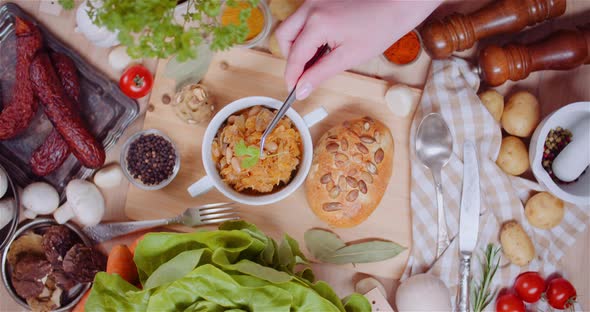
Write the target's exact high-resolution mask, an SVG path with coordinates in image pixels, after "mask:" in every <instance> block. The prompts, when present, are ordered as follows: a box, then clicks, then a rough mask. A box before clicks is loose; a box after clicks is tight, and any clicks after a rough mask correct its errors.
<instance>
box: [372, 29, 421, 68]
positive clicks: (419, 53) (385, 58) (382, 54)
mask: <svg viewBox="0 0 590 312" xmlns="http://www.w3.org/2000/svg"><path fill="white" fill-rule="evenodd" d="M412 33H413V34H415V35H416V37H417V39H418V52H417V53H416V56H415V57H414V59H412V60H411V61H409V62H406V63H399V62H395V61H393V60H390V59H389V58H387V56H385V52H386V51H387V50H389V49H390V48H391V47H392V46H393V45H395V44H396V43H398V42H399V41H400V40H401V39H402V38H404V37H405V36H407V35H410V34H412ZM422 46H423V44H422V37H420V33H419V32H418V31H417V30H416V29H413V30H412V31H410V32H409V33H407V34H405V35H404V36H402V37H401V38H400V39H399V40H398V41H396V42H394V43H393V44H392V45H391V46H389V47H388V48H387V50H385V51H383V53H381V58H382V59H384V60H385V61H387V62H388V63H390V64H393V65H397V66H406V65H411V64H414V63H415V62H416V61H417V60H418V59H419V58H420V56H421V55H422Z"/></svg>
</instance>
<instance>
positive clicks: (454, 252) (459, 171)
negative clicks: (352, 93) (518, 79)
mask: <svg viewBox="0 0 590 312" xmlns="http://www.w3.org/2000/svg"><path fill="white" fill-rule="evenodd" d="M478 88H479V77H478V76H477V75H476V74H475V73H473V72H472V71H470V68H469V64H468V63H467V62H466V61H464V60H462V59H458V58H454V59H449V60H435V61H433V62H432V65H431V68H430V72H429V75H428V80H427V83H426V86H425V87H424V92H423V94H422V99H421V100H420V104H419V105H418V107H417V109H416V115H415V116H414V121H413V124H412V129H411V136H410V138H411V140H410V146H411V147H412V148H410V151H411V152H410V159H411V172H412V184H411V207H412V222H413V227H412V235H413V246H412V252H411V255H410V259H409V262H408V267H407V269H406V272H405V275H404V276H405V277H408V276H410V275H413V274H417V273H423V272H426V271H428V270H430V273H433V274H435V275H437V276H439V277H440V278H441V280H442V281H443V282H445V284H446V285H447V286H448V287H449V289H450V290H451V294H452V295H453V296H455V295H456V294H457V289H458V287H457V286H458V283H459V251H458V243H459V242H458V236H456V235H457V234H458V229H459V212H460V202H461V190H462V179H463V162H462V158H463V155H462V154H463V142H464V141H465V140H472V141H473V142H476V145H477V150H478V160H479V171H480V173H479V174H480V187H481V196H482V198H481V212H482V213H483V215H482V216H481V218H480V226H479V237H478V243H477V247H476V252H475V256H474V257H473V258H472V259H473V260H472V275H473V276H474V277H475V278H478V277H480V276H481V266H480V264H479V261H478V256H479V257H481V256H482V255H483V252H482V249H483V248H484V247H485V246H486V245H487V244H488V243H495V244H497V245H499V232H500V227H501V225H502V224H503V223H504V222H506V221H508V220H517V221H518V222H519V223H520V224H521V225H522V226H523V228H524V229H525V231H526V232H527V233H528V234H529V236H530V237H531V239H532V240H533V242H534V245H535V251H536V257H535V259H534V260H533V261H532V262H531V263H530V264H529V266H528V267H522V268H521V267H518V266H516V265H513V264H509V263H508V261H507V260H505V259H503V260H502V261H501V268H500V269H499V270H498V272H497V273H496V276H495V278H494V285H495V286H500V287H505V286H508V285H511V284H512V282H513V280H514V278H515V277H516V276H517V275H518V273H519V272H520V271H527V270H535V271H540V272H542V274H545V276H546V275H548V274H550V273H553V272H555V271H556V270H558V269H559V268H556V265H557V262H558V260H559V259H560V258H561V257H562V256H563V254H564V250H565V249H566V247H567V246H570V245H572V244H573V243H574V241H575V235H576V234H577V233H578V232H581V231H584V230H585V229H586V225H587V224H588V223H589V217H590V207H576V206H574V205H571V204H566V206H565V217H564V219H563V221H562V222H561V224H560V225H559V226H557V227H555V228H553V229H551V230H540V229H536V228H533V227H532V226H530V225H529V223H528V221H527V220H526V217H525V215H524V206H523V203H524V202H526V200H527V199H528V197H529V196H531V195H533V194H534V192H535V191H541V190H542V188H541V186H540V185H539V184H537V183H536V182H532V181H529V180H526V179H522V178H519V177H513V176H510V175H507V174H506V173H504V172H503V171H502V170H501V169H500V168H499V167H498V166H497V165H496V163H495V160H496V158H497V156H498V152H499V150H500V142H501V140H502V133H501V130H500V126H499V124H498V123H497V122H496V121H495V120H494V119H493V117H492V116H491V115H490V113H489V112H488V111H487V109H486V108H485V106H484V105H483V104H482V103H481V101H480V100H479V98H478V96H477V94H476V92H477V89H478ZM431 112H438V113H440V114H441V115H442V116H443V118H444V119H445V121H446V122H447V124H448V125H449V128H450V130H451V133H452V135H453V155H452V156H451V159H450V161H449V163H448V164H447V165H446V166H445V167H444V168H443V170H442V185H443V193H444V203H445V210H446V218H447V224H448V228H449V236H450V237H451V238H453V237H455V239H454V240H453V241H452V243H451V245H450V246H449V248H448V249H447V250H446V252H445V253H444V254H443V255H442V256H441V257H440V258H439V259H438V260H437V261H436V262H434V260H435V257H436V236H437V222H436V217H437V208H436V196H435V189H434V183H433V179H432V175H431V173H430V171H429V170H428V169H427V168H426V167H424V166H423V165H422V163H421V162H420V160H419V159H418V157H417V156H416V153H415V150H414V148H413V146H414V144H415V142H414V137H415V134H416V129H417V127H418V125H419V123H420V121H421V120H422V118H423V116H425V115H427V114H429V113H431ZM433 262H434V265H432V263H433ZM452 302H453V304H454V302H455V300H454V298H453V301H452Z"/></svg>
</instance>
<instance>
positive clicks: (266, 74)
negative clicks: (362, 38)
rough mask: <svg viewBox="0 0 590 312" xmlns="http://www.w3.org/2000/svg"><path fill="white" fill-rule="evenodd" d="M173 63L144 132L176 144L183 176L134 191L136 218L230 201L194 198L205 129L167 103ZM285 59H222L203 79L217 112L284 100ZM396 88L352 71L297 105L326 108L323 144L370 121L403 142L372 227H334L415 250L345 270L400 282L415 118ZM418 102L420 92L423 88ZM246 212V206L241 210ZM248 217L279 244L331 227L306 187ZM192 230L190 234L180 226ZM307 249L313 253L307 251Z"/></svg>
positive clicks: (159, 81) (238, 55)
mask: <svg viewBox="0 0 590 312" xmlns="http://www.w3.org/2000/svg"><path fill="white" fill-rule="evenodd" d="M165 64H166V62H165V61H161V62H160V64H159V65H158V74H157V75H156V81H155V88H154V90H153V91H152V95H151V99H150V101H149V103H150V104H149V105H150V106H148V111H147V113H146V118H145V123H144V128H145V129H149V128H156V129H159V130H161V131H163V132H165V133H166V134H167V135H169V136H170V137H171V138H172V140H174V142H175V143H176V146H177V148H178V149H179V151H180V154H181V162H180V163H181V164H180V172H179V173H178V176H177V177H176V178H175V180H174V181H172V183H171V184H170V185H168V186H167V187H165V188H164V189H162V190H158V191H144V190H140V189H138V188H136V187H134V186H130V189H129V193H128V195H127V202H126V207H125V211H126V214H127V216H128V217H129V218H131V219H135V220H147V219H156V218H166V217H171V216H174V215H177V214H179V213H181V212H182V211H184V209H186V208H188V207H194V206H198V205H201V204H206V203H213V202H223V201H227V199H226V198H225V197H224V196H223V195H221V193H219V192H218V191H216V190H213V191H211V192H209V193H207V194H205V195H202V196H200V197H197V198H191V197H190V196H189V194H188V193H187V191H186V189H187V187H188V186H189V185H190V184H191V183H193V182H195V181H197V180H198V179H199V178H201V177H203V175H204V174H205V172H204V169H203V165H202V162H201V139H202V137H203V134H204V132H205V126H196V125H189V124H186V123H184V122H182V121H181V120H180V119H178V118H177V117H176V115H175V114H174V111H173V109H172V107H171V105H170V104H164V103H163V102H162V96H163V95H165V94H168V95H170V96H171V97H172V98H173V97H174V81H171V80H170V79H167V78H166V77H164V75H163V74H162V73H163V72H164V68H165ZM284 66H285V61H284V60H281V59H278V58H275V57H273V56H271V55H269V54H266V53H263V52H258V51H253V50H246V49H233V50H230V51H228V52H223V53H218V54H216V56H215V57H214V59H213V61H212V63H211V66H210V68H209V71H208V72H207V74H206V76H205V78H204V79H203V81H202V82H203V84H204V85H205V86H206V87H207V88H208V90H209V92H210V93H211V95H212V97H213V101H214V103H215V106H216V110H219V109H220V108H221V107H223V106H224V105H226V104H228V103H230V102H232V101H234V100H236V99H239V98H242V97H246V96H254V95H262V96H269V97H273V98H277V99H281V101H282V99H284V98H285V97H286V96H287V90H286V87H285V84H284V80H283V71H284ZM388 87H389V85H388V83H387V82H385V81H383V80H379V79H374V78H369V77H365V76H361V75H357V74H352V73H344V74H341V75H338V76H337V77H335V78H332V79H331V80H329V81H327V82H325V83H324V84H322V86H321V88H319V89H317V90H315V91H314V92H313V94H312V96H311V97H310V98H308V99H307V100H305V101H303V102H296V103H295V104H294V106H293V108H294V109H295V110H296V111H298V112H299V113H300V114H302V115H304V114H306V113H309V112H311V111H312V110H314V109H316V108H318V107H320V106H323V107H324V108H326V109H327V110H328V112H329V116H328V117H327V118H326V119H324V120H323V121H322V122H320V123H319V124H317V125H316V126H314V127H313V129H311V135H312V137H313V139H314V142H316V141H317V140H318V139H319V137H320V136H321V134H322V133H324V132H325V131H326V130H327V129H329V128H330V127H332V126H333V125H335V124H337V123H340V122H342V121H343V120H345V119H349V118H355V117H359V116H363V115H368V116H371V117H373V118H376V119H379V120H381V121H382V122H384V123H385V124H386V125H388V126H389V128H390V129H391V133H392V134H393V138H394V141H395V156H394V167H393V175H392V178H391V181H390V183H389V186H388V189H387V191H386V192H385V196H384V198H383V200H382V201H381V204H380V205H379V207H378V208H377V209H376V210H375V212H374V213H373V214H372V215H371V216H370V217H369V219H367V220H366V221H365V222H364V223H362V224H360V225H358V226H357V227H354V228H351V229H332V230H334V231H335V232H336V233H337V234H338V235H340V237H341V238H342V239H343V240H344V241H355V240H362V239H366V238H381V239H387V240H392V241H395V242H397V243H399V244H401V245H402V246H405V247H407V248H408V249H407V250H406V251H404V252H403V253H402V254H400V255H399V256H397V257H395V258H393V259H389V260H386V261H382V262H379V263H371V264H359V265H355V266H353V265H344V266H342V267H343V268H349V269H354V270H356V271H359V272H363V273H367V274H372V275H376V276H381V277H385V278H399V277H400V276H401V274H402V272H403V270H404V268H405V265H406V262H407V259H408V255H409V249H410V248H411V242H412V236H411V228H412V225H411V219H410V168H409V165H410V164H409V158H408V157H409V156H408V153H409V152H408V141H409V128H410V123H411V118H410V117H408V118H404V119H401V118H398V117H395V116H394V115H393V114H392V113H391V111H390V109H389V108H388V107H387V106H386V104H385V102H384V97H383V96H384V94H385V92H386V90H387V88H388ZM415 94H416V97H415V98H416V101H418V99H419V95H420V90H415ZM237 206H239V205H237ZM239 211H240V214H241V216H242V218H243V219H245V220H246V221H248V222H252V223H254V224H256V225H257V226H258V227H260V228H261V229H262V230H263V231H264V232H266V233H268V234H270V235H272V236H274V237H275V238H279V237H281V236H282V235H283V233H288V234H289V235H291V236H293V237H294V238H295V239H297V240H298V241H299V242H300V244H302V245H303V244H304V243H303V233H304V232H305V231H306V230H308V229H310V228H316V227H317V228H328V226H327V225H326V224H324V223H323V222H322V221H320V220H319V219H318V218H316V216H315V215H314V214H313V213H312V211H311V210H310V209H309V207H308V205H307V202H306V199H305V193H304V189H303V187H301V188H300V189H299V190H297V192H295V193H294V194H293V195H292V196H290V197H289V198H287V199H285V200H283V201H281V202H279V203H276V204H274V205H268V206H259V207H247V206H239ZM176 229H179V230H185V231H190V230H191V229H190V228H182V227H179V228H176ZM302 249H305V248H304V247H302Z"/></svg>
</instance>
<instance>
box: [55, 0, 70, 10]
mask: <svg viewBox="0 0 590 312" xmlns="http://www.w3.org/2000/svg"><path fill="white" fill-rule="evenodd" d="M57 3H59V4H60V5H61V7H62V8H64V9H66V10H71V9H73V8H74V0H57Z"/></svg>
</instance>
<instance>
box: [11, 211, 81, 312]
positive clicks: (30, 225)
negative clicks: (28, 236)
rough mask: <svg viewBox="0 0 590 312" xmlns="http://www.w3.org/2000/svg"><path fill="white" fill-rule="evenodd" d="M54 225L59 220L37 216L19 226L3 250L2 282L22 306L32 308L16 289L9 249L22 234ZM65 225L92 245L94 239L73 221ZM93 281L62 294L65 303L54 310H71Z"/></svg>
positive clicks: (78, 285) (41, 230)
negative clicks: (9, 260)
mask: <svg viewBox="0 0 590 312" xmlns="http://www.w3.org/2000/svg"><path fill="white" fill-rule="evenodd" d="M52 225H57V222H56V221H55V220H53V219H49V218H37V219H35V220H29V221H25V222H23V223H22V224H21V225H20V226H19V227H18V230H16V232H15V233H14V235H13V236H11V237H10V239H9V240H8V243H7V245H6V246H5V249H4V251H3V252H2V282H3V284H4V287H5V288H6V289H7V290H8V294H9V295H10V296H11V297H12V299H14V301H16V302H17V303H18V304H20V305H21V306H23V307H25V308H27V309H31V307H30V306H29V304H28V303H27V302H26V301H25V300H24V299H23V298H21V297H20V296H18V295H17V293H16V291H15V290H14V288H13V286H12V282H11V271H12V270H11V268H10V264H9V263H8V251H9V250H10V246H11V245H12V243H13V242H14V241H15V240H16V239H17V238H18V237H20V236H21V235H23V234H25V233H27V232H30V231H33V232H40V233H42V232H44V231H45V230H46V229H47V228H49V227H50V226H52ZM64 226H66V227H68V229H70V230H71V231H72V232H73V233H74V234H75V235H77V236H78V237H79V238H80V240H81V241H82V243H83V244H84V245H86V246H92V241H91V240H90V239H89V238H88V237H87V236H86V235H85V234H84V233H83V232H82V231H81V230H80V229H79V228H78V227H77V226H75V225H73V224H71V223H66V224H64ZM91 286H92V283H80V284H77V285H76V286H74V287H73V288H72V289H70V290H69V291H68V292H67V293H65V295H62V296H64V297H62V298H63V299H65V300H63V305H62V306H61V307H60V308H58V309H56V310H53V311H54V312H62V311H64V312H65V311H69V310H71V309H72V308H73V307H74V306H75V305H76V304H77V303H78V301H80V300H81V299H82V297H83V296H84V294H85V293H86V292H87V291H88V290H89V289H90V287H91Z"/></svg>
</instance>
